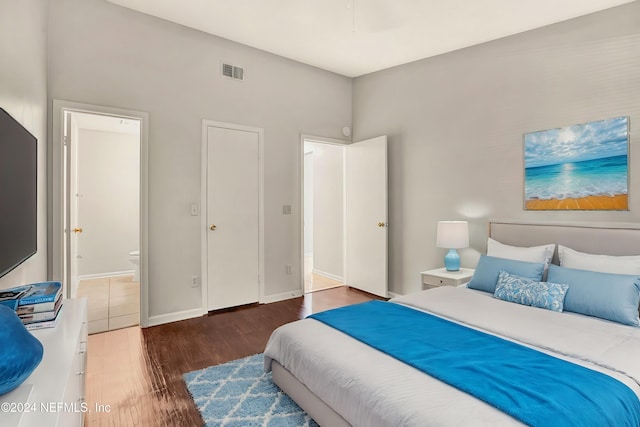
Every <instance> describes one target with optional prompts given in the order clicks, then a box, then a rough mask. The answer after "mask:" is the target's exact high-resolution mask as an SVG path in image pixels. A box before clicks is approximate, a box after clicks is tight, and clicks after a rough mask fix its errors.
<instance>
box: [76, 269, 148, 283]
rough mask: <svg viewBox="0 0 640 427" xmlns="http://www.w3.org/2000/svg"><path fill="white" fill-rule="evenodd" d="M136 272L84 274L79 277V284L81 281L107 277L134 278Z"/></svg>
mask: <svg viewBox="0 0 640 427" xmlns="http://www.w3.org/2000/svg"><path fill="white" fill-rule="evenodd" d="M135 272H136V271H135V270H126V271H112V272H110V273H95V274H83V275H81V276H80V275H79V276H78V282H80V281H81V280H88V279H102V278H106V277H118V276H132V275H133V274H134V273H135Z"/></svg>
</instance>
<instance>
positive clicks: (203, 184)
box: [200, 119, 265, 314]
mask: <svg viewBox="0 0 640 427" xmlns="http://www.w3.org/2000/svg"><path fill="white" fill-rule="evenodd" d="M210 126H211V127H217V128H223V129H232V130H240V131H245V132H253V133H257V134H258V228H259V230H258V284H259V287H260V291H259V302H260V303H264V302H265V301H264V298H265V289H264V287H265V266H264V129H262V128H259V127H253V126H244V125H237V124H234V123H225V122H217V121H214V120H206V119H203V120H202V148H201V161H200V171H201V176H200V216H201V218H200V225H201V232H200V277H202V280H201V282H200V286H201V288H202V289H201V290H202V306H201V308H200V313H201V314H206V313H208V312H209V303H208V302H209V289H208V286H209V277H208V274H207V266H208V264H209V259H208V257H207V252H208V247H207V236H208V234H207V230H208V229H209V228H208V224H207V169H208V160H207V159H208V140H209V136H208V128H209V127H210Z"/></svg>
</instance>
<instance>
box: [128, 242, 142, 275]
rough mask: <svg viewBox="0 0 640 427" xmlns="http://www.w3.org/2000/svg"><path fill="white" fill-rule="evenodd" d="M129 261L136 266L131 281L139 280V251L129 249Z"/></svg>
mask: <svg viewBox="0 0 640 427" xmlns="http://www.w3.org/2000/svg"><path fill="white" fill-rule="evenodd" d="M129 261H131V262H132V263H133V264H134V265H135V266H136V272H135V273H133V281H134V282H139V281H140V251H139V250H137V251H131V252H129Z"/></svg>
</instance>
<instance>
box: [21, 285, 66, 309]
mask: <svg viewBox="0 0 640 427" xmlns="http://www.w3.org/2000/svg"><path fill="white" fill-rule="evenodd" d="M25 287H26V288H27V292H26V293H25V294H24V295H22V296H20V298H19V299H18V307H21V306H23V305H32V304H42V303H47V302H52V303H54V304H55V302H56V299H57V298H58V294H61V293H62V284H61V283H60V282H40V283H32V284H30V285H25Z"/></svg>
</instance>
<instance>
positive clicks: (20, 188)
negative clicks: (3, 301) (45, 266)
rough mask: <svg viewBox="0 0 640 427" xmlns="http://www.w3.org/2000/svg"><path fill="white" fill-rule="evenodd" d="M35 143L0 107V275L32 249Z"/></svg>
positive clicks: (35, 230)
mask: <svg viewBox="0 0 640 427" xmlns="http://www.w3.org/2000/svg"><path fill="white" fill-rule="evenodd" d="M37 177H38V143H37V139H36V138H35V137H34V136H33V135H31V133H29V131H28V130H26V129H25V128H24V127H23V126H22V125H21V124H20V123H18V122H17V121H16V120H15V119H14V118H13V117H11V116H10V115H9V114H8V113H7V112H6V111H5V110H4V109H2V108H0V277H2V276H4V275H5V274H7V273H8V272H10V271H11V270H13V269H14V268H16V267H17V266H18V265H20V264H22V263H23V262H24V261H25V260H26V259H27V258H29V257H30V256H32V255H33V254H35V253H36V250H37V237H38V224H37V221H38V209H37V207H38V206H37V204H38V188H37Z"/></svg>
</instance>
